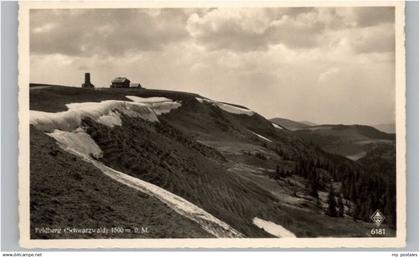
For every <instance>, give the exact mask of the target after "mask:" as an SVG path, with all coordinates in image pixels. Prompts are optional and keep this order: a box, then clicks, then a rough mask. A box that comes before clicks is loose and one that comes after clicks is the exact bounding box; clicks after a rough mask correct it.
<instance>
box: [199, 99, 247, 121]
mask: <svg viewBox="0 0 420 257" xmlns="http://www.w3.org/2000/svg"><path fill="white" fill-rule="evenodd" d="M195 99H196V100H197V101H199V102H200V103H204V102H205V103H210V104H213V105H215V106H217V107H219V108H220V109H222V110H223V111H225V112H229V113H233V114H245V115H248V116H252V115H254V112H253V111H251V110H248V109H246V108H241V107H239V106H235V105H231V104H227V103H222V102H217V101H214V100H210V99H208V98H201V97H196V98H195Z"/></svg>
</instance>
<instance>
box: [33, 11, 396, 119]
mask: <svg viewBox="0 0 420 257" xmlns="http://www.w3.org/2000/svg"><path fill="white" fill-rule="evenodd" d="M394 34H395V33H394V8H391V7H358V8H345V7H339V8H243V9H229V8H221V9H217V8H210V9H61V10H31V13H30V52H31V66H30V80H31V82H38V83H52V84H63V85H73V86H75V85H80V84H81V83H82V81H83V73H84V72H87V71H88V72H91V77H92V82H93V84H95V85H96V86H103V87H107V86H109V84H110V81H111V79H112V78H114V77H116V76H126V77H128V78H129V79H130V80H131V81H132V82H140V83H142V84H143V85H144V86H145V87H147V88H156V89H173V90H180V91H189V92H196V93H199V94H201V95H203V96H206V97H209V98H212V99H216V100H221V101H227V102H232V103H238V104H242V105H245V106H247V107H249V108H251V109H253V110H255V111H257V112H259V113H260V114H262V115H264V116H265V117H267V118H272V117H285V118H290V119H294V120H307V121H312V122H317V123H344V124H352V123H362V124H378V123H389V122H392V121H393V120H394V109H395V108H394V104H395V101H394V98H395V72H394V68H395V58H394V56H395V43H394V42H395V40H394Z"/></svg>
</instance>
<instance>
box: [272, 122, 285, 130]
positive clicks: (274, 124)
mask: <svg viewBox="0 0 420 257" xmlns="http://www.w3.org/2000/svg"><path fill="white" fill-rule="evenodd" d="M271 124H272V125H273V127H275V128H278V129H283V128H282V127H280V126H279V125H277V124H276V123H271Z"/></svg>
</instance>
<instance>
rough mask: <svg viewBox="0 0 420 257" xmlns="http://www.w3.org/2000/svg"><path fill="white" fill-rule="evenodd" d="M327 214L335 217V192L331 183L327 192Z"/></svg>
mask: <svg viewBox="0 0 420 257" xmlns="http://www.w3.org/2000/svg"><path fill="white" fill-rule="evenodd" d="M327 215H328V216H331V217H337V202H336V201H335V193H334V188H333V185H332V183H331V184H330V191H329V193H328V208H327Z"/></svg>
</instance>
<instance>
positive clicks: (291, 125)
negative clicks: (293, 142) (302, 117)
mask: <svg viewBox="0 0 420 257" xmlns="http://www.w3.org/2000/svg"><path fill="white" fill-rule="evenodd" d="M270 121H272V122H273V123H276V124H277V125H279V126H282V127H283V128H286V129H288V130H291V131H295V130H299V129H305V128H307V127H310V126H313V125H315V124H313V123H311V122H307V121H306V122H305V121H302V122H299V121H294V120H289V119H285V118H272V119H270Z"/></svg>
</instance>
